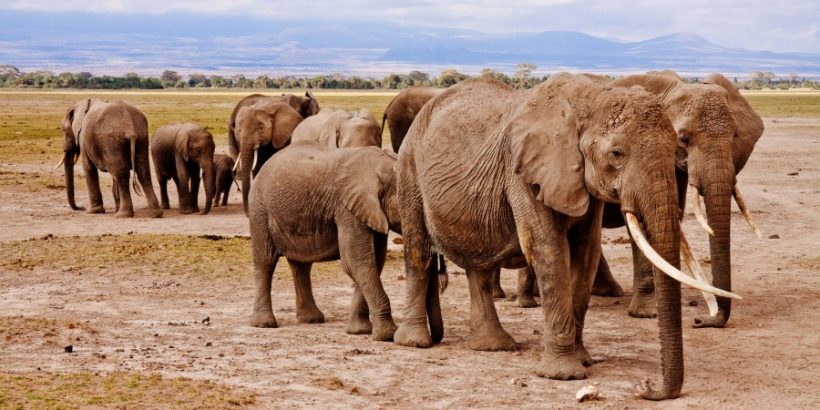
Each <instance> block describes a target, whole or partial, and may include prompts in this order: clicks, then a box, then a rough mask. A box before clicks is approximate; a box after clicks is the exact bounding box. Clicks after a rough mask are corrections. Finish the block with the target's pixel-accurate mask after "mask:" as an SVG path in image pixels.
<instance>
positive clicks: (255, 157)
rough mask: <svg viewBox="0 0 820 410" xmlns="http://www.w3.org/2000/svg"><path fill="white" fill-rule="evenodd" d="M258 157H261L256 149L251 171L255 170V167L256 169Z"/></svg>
mask: <svg viewBox="0 0 820 410" xmlns="http://www.w3.org/2000/svg"><path fill="white" fill-rule="evenodd" d="M258 159H259V157H258V156H257V155H256V151H254V152H253V165H251V171H253V170H254V169H256V161H257V160H258Z"/></svg>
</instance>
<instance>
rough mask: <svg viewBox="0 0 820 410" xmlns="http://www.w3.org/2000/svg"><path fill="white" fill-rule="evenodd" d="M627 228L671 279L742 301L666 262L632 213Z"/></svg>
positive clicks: (628, 217) (629, 215)
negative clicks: (647, 238)
mask: <svg viewBox="0 0 820 410" xmlns="http://www.w3.org/2000/svg"><path fill="white" fill-rule="evenodd" d="M625 215H626V226H627V227H628V228H629V233H631V234H632V239H633V240H634V241H635V245H638V248H639V249H640V250H641V252H643V254H644V256H646V258H647V259H649V261H650V262H652V264H653V265H655V266H656V267H657V268H658V269H660V270H661V271H663V273H665V274H666V275H668V276H669V277H670V278H672V279H675V280H676V281H678V282H681V283H685V284H687V285H689V286H691V287H693V288H695V289H698V290H702V291H704V292H709V293H712V294H714V295H715V296H720V297H724V298H732V299H742V298H741V297H740V296H739V295H737V294H734V293H732V292H727V291H725V290H723V289H718V288H716V287H714V286H712V285H709V284H707V283H703V282H701V281H699V280H696V279H694V278H692V277H691V276H688V275H686V274H684V273H683V272H681V271H679V270H678V269H677V268H675V267H674V266H672V265H670V264H669V262H667V261H666V259H664V258H663V257H661V255H658V252H656V251H655V249H652V246H651V245H650V244H649V241H647V240H646V237H644V235H643V232H642V231H641V228H640V224H639V223H638V217H637V216H635V214H632V213H630V212H626V213H625Z"/></svg>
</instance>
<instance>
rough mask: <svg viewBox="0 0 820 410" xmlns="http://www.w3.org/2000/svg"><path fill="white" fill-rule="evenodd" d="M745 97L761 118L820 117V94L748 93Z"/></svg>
mask: <svg viewBox="0 0 820 410" xmlns="http://www.w3.org/2000/svg"><path fill="white" fill-rule="evenodd" d="M744 97H745V98H746V99H747V100H748V101H749V104H751V105H752V107H753V108H754V109H755V111H757V113H758V115H760V116H761V117H820V93H801V92H768V93H748V94H744Z"/></svg>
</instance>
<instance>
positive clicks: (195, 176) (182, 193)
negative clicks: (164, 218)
mask: <svg viewBox="0 0 820 410" xmlns="http://www.w3.org/2000/svg"><path fill="white" fill-rule="evenodd" d="M214 149H215V145H214V137H213V135H211V133H210V131H208V130H207V129H205V128H202V127H200V126H199V125H197V124H195V123H193V122H186V123H180V122H172V123H170V124H167V125H163V126H162V127H159V128H157V130H156V131H154V135H153V136H152V137H151V156H152V157H153V159H154V171H156V173H157V182H159V192H160V197H161V199H162V209H170V208H171V206H170V204H169V201H168V180H169V179H170V180H173V181H174V184H176V186H177V193H178V195H179V213H181V214H190V213H194V212H200V210H199V205H198V202H199V181H200V172H201V173H202V176H201V179H202V180H203V181H204V185H205V209H203V210H202V211H201V214H202V215H207V214H208V212H211V204H212V202H213V198H214V192H215V191H216V189H215V184H216V173H215V172H214Z"/></svg>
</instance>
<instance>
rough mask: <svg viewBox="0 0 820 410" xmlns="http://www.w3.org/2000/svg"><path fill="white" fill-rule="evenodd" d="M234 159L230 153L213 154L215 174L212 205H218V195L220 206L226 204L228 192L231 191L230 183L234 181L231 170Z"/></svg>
mask: <svg viewBox="0 0 820 410" xmlns="http://www.w3.org/2000/svg"><path fill="white" fill-rule="evenodd" d="M233 166H234V160H233V158H231V157H230V155H223V154H216V155H214V173H215V175H216V194H215V195H214V204H213V206H215V207H218V206H219V205H220V197H221V199H222V200H221V204H222V206H227V205H228V194H230V193H231V185H232V184H233V183H234V182H235V181H234V172H233Z"/></svg>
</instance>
